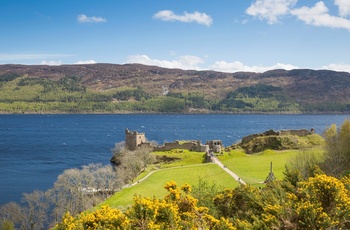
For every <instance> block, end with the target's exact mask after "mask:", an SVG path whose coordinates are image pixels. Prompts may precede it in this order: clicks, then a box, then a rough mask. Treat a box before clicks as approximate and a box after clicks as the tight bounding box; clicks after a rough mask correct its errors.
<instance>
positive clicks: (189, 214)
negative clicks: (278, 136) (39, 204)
mask: <svg viewBox="0 0 350 230" xmlns="http://www.w3.org/2000/svg"><path fill="white" fill-rule="evenodd" d="M289 173H290V174H291V173H292V172H289ZM286 178H292V177H286ZM349 185H350V178H349V177H345V178H343V179H341V180H339V179H337V178H335V177H331V176H327V175H325V174H323V173H322V172H321V171H317V170H316V171H315V175H314V176H313V177H309V178H308V179H306V180H303V181H299V182H297V183H296V184H295V185H293V184H292V183H291V182H290V181H289V180H288V179H286V180H284V181H277V180H276V181H273V182H271V183H269V184H267V185H266V186H265V187H264V188H256V187H251V186H241V187H238V188H235V189H226V190H224V191H222V192H219V193H217V194H216V195H215V196H214V197H215V198H214V200H212V202H213V203H214V205H213V206H211V207H210V208H213V209H215V212H209V211H210V210H209V208H208V207H206V206H199V205H198V200H197V199H196V198H195V197H193V196H192V195H191V187H190V186H189V185H188V184H184V185H183V186H182V187H181V188H179V187H178V186H177V185H176V183H175V182H173V181H171V182H168V183H166V185H165V189H166V190H167V191H168V195H167V196H166V197H165V198H164V199H156V198H142V197H140V196H136V197H135V198H134V204H133V205H132V206H131V207H129V208H128V209H127V210H126V211H124V212H122V211H120V210H118V209H113V208H110V207H108V206H104V207H103V208H102V209H100V210H96V211H94V212H91V213H83V214H81V215H79V216H76V217H73V216H71V215H70V214H69V213H66V214H65V216H64V218H63V220H62V222H61V223H60V224H58V225H57V226H56V229H57V230H60V229H330V228H334V229H343V228H344V229H347V228H350V222H349V221H350V191H349V189H348V188H349ZM209 213H215V214H213V215H211V214H209Z"/></svg>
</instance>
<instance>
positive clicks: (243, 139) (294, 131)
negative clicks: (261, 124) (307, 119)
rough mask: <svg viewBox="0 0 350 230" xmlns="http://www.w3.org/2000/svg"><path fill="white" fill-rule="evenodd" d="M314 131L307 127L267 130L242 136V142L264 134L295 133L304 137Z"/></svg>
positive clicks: (264, 135)
mask: <svg viewBox="0 0 350 230" xmlns="http://www.w3.org/2000/svg"><path fill="white" fill-rule="evenodd" d="M313 133H315V130H314V129H311V130H310V131H309V130H307V129H297V130H293V129H291V130H281V131H277V132H276V131H274V130H268V131H266V132H264V133H260V134H252V135H249V136H246V137H243V138H242V144H246V143H248V142H249V141H251V140H253V139H254V138H256V137H266V136H286V135H295V136H299V137H305V136H307V135H311V134H313Z"/></svg>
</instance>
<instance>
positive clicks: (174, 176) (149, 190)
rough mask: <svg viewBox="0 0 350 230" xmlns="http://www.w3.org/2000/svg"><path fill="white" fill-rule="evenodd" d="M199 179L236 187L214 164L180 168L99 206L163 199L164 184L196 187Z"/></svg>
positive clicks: (160, 173) (161, 173)
mask: <svg viewBox="0 0 350 230" xmlns="http://www.w3.org/2000/svg"><path fill="white" fill-rule="evenodd" d="M199 179H205V180H207V181H209V182H215V183H216V184H217V185H219V186H222V187H223V188H234V187H236V186H237V185H238V183H237V182H236V181H235V180H234V179H233V178H232V177H230V176H229V175H228V174H227V173H226V172H225V171H223V170H222V169H221V168H220V167H219V166H217V165H216V164H203V165H194V166H180V167H174V168H167V169H161V170H159V171H156V172H154V173H153V174H152V175H151V176H149V177H148V178H146V179H145V180H144V181H142V182H140V183H139V184H136V185H135V186H133V187H129V188H125V189H123V190H122V191H120V192H118V193H116V194H115V195H114V196H113V197H111V198H110V199H108V200H106V201H105V202H103V203H102V204H101V205H106V204H109V205H110V206H112V207H119V206H127V205H130V204H132V202H133V197H134V195H142V196H143V197H153V196H155V197H156V198H163V197H164V196H165V195H166V194H167V191H166V190H165V189H164V186H165V183H166V182H168V181H171V180H173V181H175V182H176V183H177V185H178V186H180V187H181V185H183V184H184V183H189V184H191V185H196V184H197V182H198V180H199Z"/></svg>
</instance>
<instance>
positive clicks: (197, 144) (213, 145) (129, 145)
mask: <svg viewBox="0 0 350 230" xmlns="http://www.w3.org/2000/svg"><path fill="white" fill-rule="evenodd" d="M140 146H148V147H151V148H152V149H153V151H170V150H173V149H184V150H190V151H196V152H208V151H209V149H212V150H213V152H221V149H222V148H223V146H222V142H221V140H213V141H207V143H206V144H205V145H203V144H202V142H201V141H200V140H197V141H181V142H180V141H174V142H166V143H164V144H163V145H158V146H152V145H151V143H149V142H147V140H146V136H145V134H144V133H138V132H137V131H134V132H133V131H130V130H129V129H125V148H126V149H127V150H130V151H135V150H136V149H137V148H138V147H140Z"/></svg>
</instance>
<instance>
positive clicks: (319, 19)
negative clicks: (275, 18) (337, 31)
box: [291, 1, 350, 30]
mask: <svg viewBox="0 0 350 230" xmlns="http://www.w3.org/2000/svg"><path fill="white" fill-rule="evenodd" d="M291 14H292V15H295V16H296V17H297V18H298V19H299V20H301V21H303V22H305V23H306V24H309V25H313V26H325V27H331V28H343V29H347V30H350V20H348V19H345V18H341V17H335V16H332V15H329V14H328V8H327V7H326V5H325V4H324V3H323V2H322V1H320V2H317V3H316V4H315V6H314V7H311V8H310V7H306V6H303V7H301V8H298V9H294V10H292V11H291Z"/></svg>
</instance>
